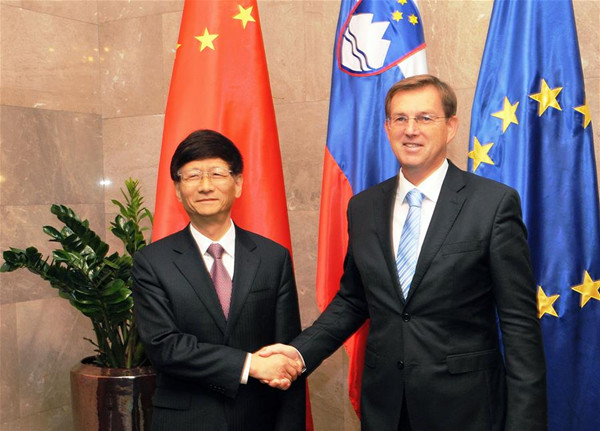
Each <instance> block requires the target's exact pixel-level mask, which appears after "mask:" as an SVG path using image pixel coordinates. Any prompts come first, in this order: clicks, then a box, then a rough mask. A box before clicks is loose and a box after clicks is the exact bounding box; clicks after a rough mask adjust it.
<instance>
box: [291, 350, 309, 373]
mask: <svg viewBox="0 0 600 431" xmlns="http://www.w3.org/2000/svg"><path fill="white" fill-rule="evenodd" d="M292 348H293V349H294V350H295V351H296V353H298V356H299V357H300V360H301V361H302V373H304V372H305V371H306V362H304V358H303V357H302V353H300V350H298V349H296V348H295V347H294V346H292Z"/></svg>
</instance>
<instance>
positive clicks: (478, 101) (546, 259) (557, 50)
mask: <svg viewBox="0 0 600 431" xmlns="http://www.w3.org/2000/svg"><path fill="white" fill-rule="evenodd" d="M588 102H589V99H586V95H585V90H584V81H583V73H582V68H581V60H580V56H579V45H578V40H577V32H576V28H575V19H574V14H573V5H572V4H571V0H551V1H549V0H546V1H543V0H529V1H510V0H496V1H495V3H494V8H493V11H492V17H491V21H490V27H489V31H488V36H487V42H486V45H485V51H484V55H483V60H482V63H481V69H480V72H479V80H478V82H477V90H476V93H475V99H474V102H473V111H472V112H473V114H472V121H471V137H470V144H469V145H470V147H469V149H470V152H469V154H468V157H469V170H470V171H472V172H475V173H476V174H479V175H482V176H485V177H488V178H492V179H494V180H497V181H500V182H503V183H505V184H508V185H510V186H512V187H514V188H515V189H517V190H518V191H519V193H520V195H521V199H522V205H523V217H524V219H525V223H526V225H527V229H528V232H529V237H528V240H529V245H530V248H531V256H532V262H533V267H534V274H535V279H536V283H537V287H536V290H537V299H538V317H539V318H540V320H541V325H542V330H543V337H544V348H545V352H546V361H547V376H548V378H547V380H548V411H549V423H550V430H551V431H567V430H569V431H597V430H600V407H599V406H600V401H599V399H600V335H599V331H600V293H599V288H600V229H599V212H598V188H597V180H596V166H595V159H594V145H593V135H592V123H591V118H590V109H589V105H588Z"/></svg>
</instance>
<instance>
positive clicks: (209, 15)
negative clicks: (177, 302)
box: [152, 0, 291, 250]
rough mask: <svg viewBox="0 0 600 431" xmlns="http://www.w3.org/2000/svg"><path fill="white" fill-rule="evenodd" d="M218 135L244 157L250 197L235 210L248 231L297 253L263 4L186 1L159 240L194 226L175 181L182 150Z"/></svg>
mask: <svg viewBox="0 0 600 431" xmlns="http://www.w3.org/2000/svg"><path fill="white" fill-rule="evenodd" d="M197 129H212V130H216V131H218V132H220V133H222V134H224V135H225V136H227V137H228V138H229V139H231V140H232V141H233V142H234V143H235V145H236V146H237V147H238V148H239V149H240V151H241V153H242V156H243V157H244V162H245V163H244V165H245V169H244V190H243V193H242V196H241V197H240V198H239V199H237V200H236V202H235V204H234V207H233V219H234V221H235V222H236V223H237V224H238V225H239V226H241V227H243V228H245V229H248V230H251V231H253V232H256V233H259V234H261V235H264V236H266V237H268V238H270V239H272V240H274V241H277V242H278V243H280V244H282V245H283V246H285V247H287V248H288V249H290V250H291V241H290V230H289V224H288V215H287V207H286V200H285V188H284V183H283V170H282V168H281V153H280V151H279V140H278V137H277V125H276V123H275V111H274V109H273V99H272V97H271V88H270V86H269V75H268V71H267V62H266V59H265V51H264V46H263V40H262V34H261V30H260V21H259V17H258V8H257V5H256V0H243V1H241V2H237V1H228V0H222V1H201V0H186V2H185V5H184V8H183V17H182V19H181V27H180V31H179V42H178V44H177V52H176V57H175V65H174V67H173V76H172V77H171V88H170V91H169V98H168V102H167V110H166V113H165V126H164V132H163V141H162V151H161V155H160V165H159V169H158V185H157V192H156V211H155V221H154V227H153V235H152V237H153V239H154V240H157V239H159V238H162V237H164V236H167V235H169V234H171V233H173V232H176V231H178V230H180V229H182V228H183V227H184V226H185V225H186V224H187V223H188V221H189V218H188V217H187V214H186V213H185V211H184V210H183V207H182V206H181V205H180V204H179V202H178V201H177V198H176V197H175V189H174V186H173V181H172V180H171V177H170V175H169V165H170V163H171V157H172V156H173V153H174V152H175V148H177V145H179V143H180V142H181V141H182V140H183V139H185V137H186V136H187V135H188V134H190V133H191V132H193V131H194V130H197Z"/></svg>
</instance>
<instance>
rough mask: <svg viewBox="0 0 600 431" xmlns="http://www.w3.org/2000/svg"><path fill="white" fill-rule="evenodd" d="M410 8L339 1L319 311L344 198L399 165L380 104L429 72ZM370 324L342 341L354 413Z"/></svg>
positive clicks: (338, 244) (342, 222)
mask: <svg viewBox="0 0 600 431" xmlns="http://www.w3.org/2000/svg"><path fill="white" fill-rule="evenodd" d="M415 3H416V2H414V1H411V0H385V1H382V0H362V1H356V0H342V3H341V7H340V15H339V20H338V26H337V31H336V36H335V47H334V59H333V72H332V79H331V102H330V106H329V126H328V130H327V146H326V148H325V160H324V167H323V185H322V193H321V214H320V220H319V243H318V262H317V305H318V306H319V309H320V310H321V311H322V310H324V309H325V308H326V307H327V305H328V304H329V302H330V301H331V300H332V299H333V297H334V296H335V294H336V293H337V291H338V290H339V283H340V278H341V276H342V265H343V260H344V256H345V254H346V247H347V243H348V235H347V227H348V225H347V221H346V208H347V205H348V200H349V199H350V197H352V195H354V194H356V193H359V192H361V191H362V190H364V189H366V188H368V187H371V186H373V185H375V184H377V183H379V182H381V181H383V180H385V179H387V178H389V177H392V176H394V175H396V174H397V173H398V169H399V165H398V161H397V159H396V157H395V156H394V154H393V152H392V150H391V148H390V145H389V142H388V140H387V137H386V135H385V131H384V123H385V107H384V101H385V95H386V93H387V90H388V89H389V88H390V87H391V86H392V85H393V84H394V83H396V82H397V81H399V80H401V79H403V78H405V77H408V76H413V75H418V74H422V73H426V72H427V66H426V58H425V38H424V35H423V24H422V21H421V16H420V14H419V10H418V9H417V6H416V4H415ZM367 325H368V323H366V324H365V325H363V327H362V328H361V329H359V331H358V332H357V333H356V334H355V335H354V336H352V337H351V338H350V339H348V341H346V343H345V347H346V350H347V352H348V355H349V357H350V373H349V392H350V400H351V401H352V404H353V406H354V409H355V410H356V412H357V413H358V412H359V411H360V388H361V379H362V369H363V364H364V352H365V341H366V334H367V328H368V326H367Z"/></svg>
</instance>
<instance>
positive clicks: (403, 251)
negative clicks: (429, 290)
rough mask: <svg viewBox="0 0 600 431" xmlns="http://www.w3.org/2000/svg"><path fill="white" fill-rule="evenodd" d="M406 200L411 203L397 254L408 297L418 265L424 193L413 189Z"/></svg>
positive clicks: (401, 284) (399, 276)
mask: <svg viewBox="0 0 600 431" xmlns="http://www.w3.org/2000/svg"><path fill="white" fill-rule="evenodd" d="M406 201H407V202H408V205H410V209H409V210H408V216H407V217H406V221H405V222H404V227H403V228H402V235H401V236H400V244H398V254H397V255H396V268H398V279H399V280H400V288H401V289H402V294H403V295H404V298H405V299H406V298H407V296H408V290H409V289H410V284H411V283H412V279H413V276H414V275H415V269H416V267H417V257H418V256H417V249H418V246H419V225H420V224H421V223H420V221H421V203H422V202H423V194H422V193H421V192H420V191H418V190H417V189H412V190H411V191H410V192H408V193H407V194H406Z"/></svg>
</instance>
